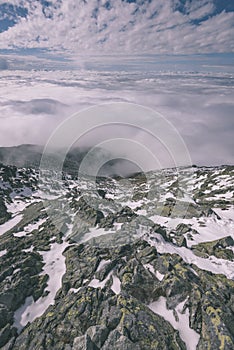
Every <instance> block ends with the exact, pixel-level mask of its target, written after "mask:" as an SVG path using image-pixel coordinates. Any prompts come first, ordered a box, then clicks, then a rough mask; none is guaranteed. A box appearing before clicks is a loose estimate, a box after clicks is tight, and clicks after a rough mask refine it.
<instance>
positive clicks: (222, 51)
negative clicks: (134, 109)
mask: <svg viewBox="0 0 234 350" xmlns="http://www.w3.org/2000/svg"><path fill="white" fill-rule="evenodd" d="M233 63H234V1H232V0H145V1H143V0H135V1H134V0H109V1H106V0H90V1H85V0H79V1H78V0H51V1H46V0H10V1H7V2H6V1H1V0H0V146H12V145H18V144H22V143H39V144H45V143H46V142H47V140H48V138H49V136H50V135H51V133H52V132H53V131H54V130H55V128H56V127H58V125H59V124H60V123H62V122H64V121H65V120H66V119H67V118H69V116H70V115H72V114H73V113H75V112H78V111H81V110H82V109H84V108H87V107H91V106H95V105H98V104H100V103H112V102H128V103H134V104H139V105H142V106H145V107H146V108H153V110H155V111H156V112H159V113H161V114H162V115H163V116H164V117H165V119H167V120H168V121H169V122H170V123H171V124H172V125H173V127H174V128H176V129H177V131H178V133H179V135H181V137H182V138H183V140H184V142H185V143H186V146H187V148H188V150H189V152H190V155H191V159H192V162H193V163H196V164H203V165H215V164H216V165H217V164H227V163H228V164H234V154H233V149H234V141H233V140H234V137H233V136H234V135H233V133H234V119H233V118H234V116H233V111H234V102H233V101H234V92H233V74H234V65H233ZM126 120H127V117H126ZM108 134H109V135H111V132H109V131H108ZM130 134H131V133H130ZM130 134H129V137H130V136H131V135H130ZM113 135H114V133H113ZM92 137H93V136H92ZM125 137H127V135H125ZM98 139H99V136H97V137H96V140H98ZM94 140H95V137H94ZM135 140H137V141H138V142H142V144H143V143H144V142H143V139H142V138H140V136H139V135H138V137H135ZM95 142H97V141H94V143H95Z"/></svg>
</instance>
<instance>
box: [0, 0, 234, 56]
mask: <svg viewBox="0 0 234 350" xmlns="http://www.w3.org/2000/svg"><path fill="white" fill-rule="evenodd" d="M233 28H234V1H233V0H145V1H143V0H135V1H133V0H108V1H107V0H89V1H85V0H79V1H78V0H50V1H45V0H39V1H38V0H9V1H7V2H6V1H1V0H0V49H1V50H22V49H24V50H25V49H27V50H30V49H31V50H34V54H35V52H36V51H35V50H37V49H40V50H41V49H43V50H46V51H48V52H49V53H50V54H51V55H55V56H57V57H58V56H61V55H64V56H66V55H67V56H68V57H69V56H72V57H79V56H80V55H87V56H89V55H97V54H99V55H110V54H113V55H118V56H121V55H139V54H140V55H143V54H144V55H147V54H155V55H159V54H167V55H172V54H173V55H176V54H177V55H178V54H179V55H187V54H188V55H190V54H207V53H227V52H228V53H230V52H233V51H234V35H233V34H234V30H233ZM24 52H25V51H24ZM38 52H39V51H38Z"/></svg>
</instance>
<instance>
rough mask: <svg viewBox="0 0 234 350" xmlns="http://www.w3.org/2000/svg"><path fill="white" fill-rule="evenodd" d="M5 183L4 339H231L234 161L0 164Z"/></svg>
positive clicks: (209, 344) (218, 345)
mask: <svg viewBox="0 0 234 350" xmlns="http://www.w3.org/2000/svg"><path fill="white" fill-rule="evenodd" d="M94 180H95V181H94ZM0 194H1V197H0V220H1V221H0V348H1V347H2V348H3V349H25V350H26V349H42V348H43V349H48V350H49V349H56V350H57V349H66V350H67V349H104V350H105V349H111V348H113V349H123V350H124V349H147V350H148V349H172V348H173V349H186V348H187V349H191V350H193V349H194V350H195V349H199V350H202V349H206V348H207V349H208V348H210V349H232V348H233V337H234V333H233V327H232V326H231V325H232V322H233V309H232V308H233V289H234V282H233V279H234V241H233V238H234V167H231V166H221V167H213V168H206V167H202V168H201V167H200V168H199V167H193V168H181V169H166V170H163V171H158V172H150V173H147V174H135V175H133V176H131V177H129V178H127V179H122V178H115V179H113V178H97V179H91V178H87V177H85V176H83V177H79V179H77V178H74V177H72V176H71V175H66V174H63V177H62V178H61V179H60V178H59V177H58V176H57V174H53V173H43V174H42V173H41V174H40V176H39V172H38V171H37V170H34V169H26V168H18V169H17V168H16V167H13V166H4V165H1V166H0ZM28 322H29V323H28ZM190 339H193V340H191V341H190ZM6 344H7V345H6ZM77 344H81V345H80V347H79V346H78V345H77ZM82 344H83V345H82ZM84 344H86V345H84ZM87 344H90V345H89V346H90V347H85V346H88V345H87ZM4 346H6V347H4ZM82 346H83V347H82Z"/></svg>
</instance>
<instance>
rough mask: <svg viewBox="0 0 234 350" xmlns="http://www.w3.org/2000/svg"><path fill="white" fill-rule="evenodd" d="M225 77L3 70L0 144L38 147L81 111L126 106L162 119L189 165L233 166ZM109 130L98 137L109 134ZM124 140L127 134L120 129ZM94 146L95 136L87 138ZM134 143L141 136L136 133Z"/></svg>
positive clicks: (230, 96)
mask: <svg viewBox="0 0 234 350" xmlns="http://www.w3.org/2000/svg"><path fill="white" fill-rule="evenodd" d="M230 76H231V75H229V74H221V73H219V74H217V73H216V74H213V75H211V74H201V73H200V74H179V73H174V74H169V73H167V74H166V73H147V72H114V71H113V72H112V74H109V73H107V72H103V73H102V72H96V71H72V72H68V71H52V72H45V71H41V72H31V71H28V72H27V71H16V72H13V71H11V72H9V71H3V72H2V77H1V81H0V95H1V101H2V102H1V104H0V142H1V146H2V145H4V146H7V145H16V144H21V143H43V142H46V140H47V139H48V137H49V135H50V134H51V133H52V132H53V131H54V129H55V128H56V126H57V125H59V123H61V122H62V121H63V120H65V119H66V118H68V117H69V116H70V115H71V114H73V113H75V112H77V111H79V110H81V109H84V108H85V107H88V106H92V105H96V104H100V103H106V102H115V101H123V102H131V103H137V104H140V105H143V106H146V107H151V108H153V109H154V110H155V111H158V112H160V113H161V114H162V115H164V116H165V118H167V119H168V120H169V121H170V122H171V123H172V124H173V125H174V126H175V127H176V128H177V129H178V131H179V133H180V134H181V136H182V137H183V138H184V139H185V141H186V144H187V146H188V148H189V151H190V153H191V156H192V161H193V163H198V164H205V165H212V164H222V163H232V164H233V163H234V159H233V148H234V143H233V142H234V140H233V130H234V125H233V108H234V103H233V101H234V93H233V91H232V90H231V89H230ZM117 131H118V130H117V129H115V130H114V131H111V130H109V129H108V132H106V130H105V132H104V134H105V135H104V136H106V135H107V136H111V135H115V133H116V132H117ZM121 133H122V134H123V136H124V137H127V136H128V135H129V136H131V135H132V134H131V133H130V132H129V131H128V130H127V129H124V133H123V131H121ZM91 136H92V137H90V138H89V139H87V140H86V141H85V142H86V144H88V142H90V139H91V140H92V142H94V143H96V142H98V141H101V140H102V136H103V135H102V133H101V134H95V135H94V134H92V135H91ZM138 137H139V141H140V142H143V141H141V140H142V139H141V137H142V138H144V135H140V134H139V135H138Z"/></svg>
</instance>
